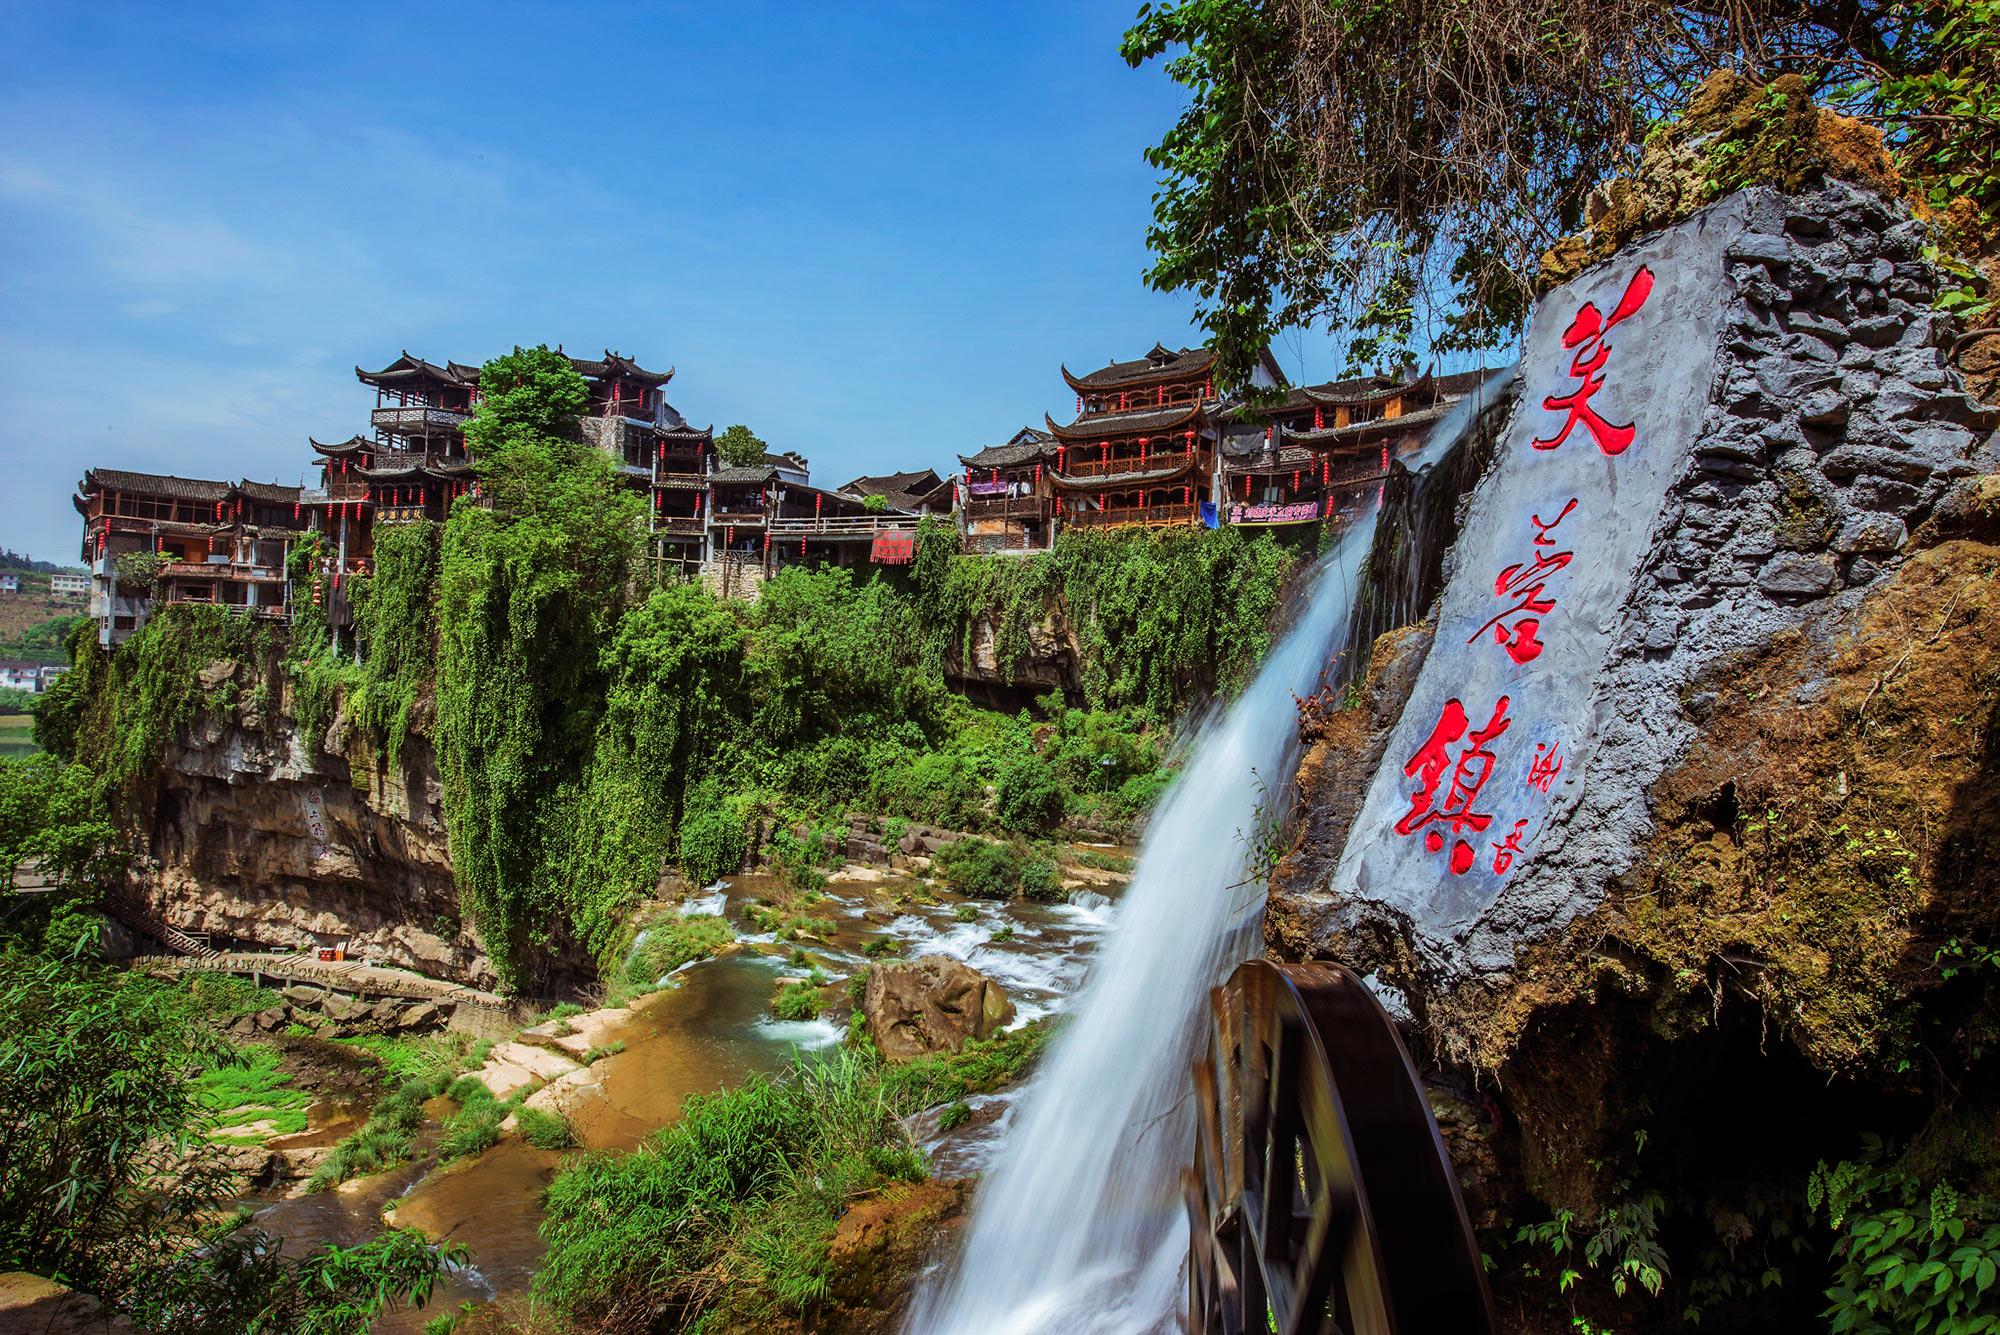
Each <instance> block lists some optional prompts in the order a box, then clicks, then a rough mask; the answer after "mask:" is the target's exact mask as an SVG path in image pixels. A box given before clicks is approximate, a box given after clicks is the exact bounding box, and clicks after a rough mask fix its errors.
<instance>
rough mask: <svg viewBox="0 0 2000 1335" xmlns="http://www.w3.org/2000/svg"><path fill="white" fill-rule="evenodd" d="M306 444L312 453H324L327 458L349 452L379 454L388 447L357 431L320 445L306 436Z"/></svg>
mask: <svg viewBox="0 0 2000 1335" xmlns="http://www.w3.org/2000/svg"><path fill="white" fill-rule="evenodd" d="M306 444H308V445H310V446H312V447H313V453H315V454H324V455H326V456H328V457H329V458H335V459H338V458H340V457H342V456H343V455H349V454H379V453H381V452H382V451H383V450H385V449H387V448H388V447H387V446H385V445H383V444H382V442H381V441H378V440H370V439H368V437H366V436H363V435H360V434H358V433H357V434H356V435H352V436H349V437H348V438H347V439H346V440H343V441H338V442H336V443H334V444H332V445H322V444H320V443H319V442H318V441H316V440H314V439H313V438H312V437H311V436H307V437H306Z"/></svg>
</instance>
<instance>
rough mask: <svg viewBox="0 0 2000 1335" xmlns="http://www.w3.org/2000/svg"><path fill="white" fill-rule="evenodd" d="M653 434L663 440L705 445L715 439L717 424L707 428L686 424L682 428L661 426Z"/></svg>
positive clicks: (710, 424) (711, 424)
mask: <svg viewBox="0 0 2000 1335" xmlns="http://www.w3.org/2000/svg"><path fill="white" fill-rule="evenodd" d="M653 434H654V435H655V436H658V437H659V438H661V439H662V440H673V441H688V442H696V441H700V442H704V443H705V442H708V441H712V440H714V439H715V424H714V423H713V422H711V423H709V424H708V425H707V426H702V427H694V426H688V425H686V424H682V425H680V426H659V427H654V428H653Z"/></svg>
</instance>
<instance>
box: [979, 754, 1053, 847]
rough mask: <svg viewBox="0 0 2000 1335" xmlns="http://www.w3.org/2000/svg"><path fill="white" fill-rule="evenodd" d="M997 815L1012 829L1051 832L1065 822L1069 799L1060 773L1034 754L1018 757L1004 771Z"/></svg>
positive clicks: (1001, 775) (1026, 831)
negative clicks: (1065, 793) (1057, 774)
mask: <svg viewBox="0 0 2000 1335" xmlns="http://www.w3.org/2000/svg"><path fill="white" fill-rule="evenodd" d="M995 801H996V805H995V814H996V815H997V816H998V817H999V819H1000V823H1001V824H1002V825H1004V826H1006V827H1007V828H1008V829H1010V830H1018V831H1021V832H1022V833H1024V834H1047V833H1048V832H1050V831H1051V830H1053V829H1055V827H1056V826H1057V825H1060V824H1061V823H1062V818H1063V813H1064V811H1065V810H1066V809H1067V807H1068V801H1067V799H1066V798H1065V796H1064V794H1063V788H1062V784H1061V783H1060V782H1059V781H1058V780H1057V778H1056V772H1055V771H1054V770H1053V769H1051V768H1049V766H1048V764H1047V762H1045V761H1044V760H1042V758H1041V757H1039V756H1037V755H1034V754H1032V753H1030V754H1027V755H1020V756H1016V757H1015V758H1014V759H1012V760H1010V761H1008V762H1007V765H1006V767H1005V768H1004V769H1002V770H1001V771H1000V784H999V791H998V794H997V796H996V799H995Z"/></svg>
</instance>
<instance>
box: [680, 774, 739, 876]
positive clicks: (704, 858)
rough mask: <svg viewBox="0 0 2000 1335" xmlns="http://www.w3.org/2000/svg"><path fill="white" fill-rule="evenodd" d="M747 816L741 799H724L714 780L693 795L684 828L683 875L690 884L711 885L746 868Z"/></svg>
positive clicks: (682, 829)
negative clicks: (745, 830) (744, 830)
mask: <svg viewBox="0 0 2000 1335" xmlns="http://www.w3.org/2000/svg"><path fill="white" fill-rule="evenodd" d="M744 816H745V813H744V811H743V809H742V805H741V803H740V802H739V801H737V800H734V799H730V800H725V799H723V798H722V797H721V796H720V794H719V792H718V791H717V790H716V788H715V786H714V785H712V784H708V785H704V786H703V787H702V788H700V789H698V790H697V791H696V792H695V793H694V794H693V795H691V796H690V798H689V800H688V807H687V813H686V814H685V815H684V816H682V817H681V829H680V862H681V875H682V877H684V878H685V879H686V880H687V883H688V884H689V885H711V884H713V883H714V882H716V881H718V880H720V879H722V878H723V877H724V876H732V875H734V874H735V873H736V872H738V871H740V870H742V867H743V859H744V858H746V857H748V856H749V853H750V841H749V839H748V838H747V837H746V836H745V835H744V833H743V826H744Z"/></svg>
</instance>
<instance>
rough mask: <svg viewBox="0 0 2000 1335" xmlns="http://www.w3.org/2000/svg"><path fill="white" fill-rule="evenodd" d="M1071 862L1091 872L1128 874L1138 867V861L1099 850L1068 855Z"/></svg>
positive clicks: (1084, 849) (1081, 851)
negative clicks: (1087, 868)
mask: <svg viewBox="0 0 2000 1335" xmlns="http://www.w3.org/2000/svg"><path fill="white" fill-rule="evenodd" d="M1069 860H1070V861H1071V862H1074V863H1075V864H1076V865H1077V866H1079V867H1089V868H1090V869H1091V870H1093V871H1115V872H1120V873H1123V872H1129V871H1131V870H1132V869H1133V868H1134V867H1136V866H1138V865H1139V863H1138V860H1137V859H1135V858H1128V857H1126V856H1125V855H1124V854H1123V853H1107V852H1105V851H1104V850H1103V849H1101V848H1083V849H1078V850H1077V851H1075V852H1074V853H1072V854H1070V859H1069Z"/></svg>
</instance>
